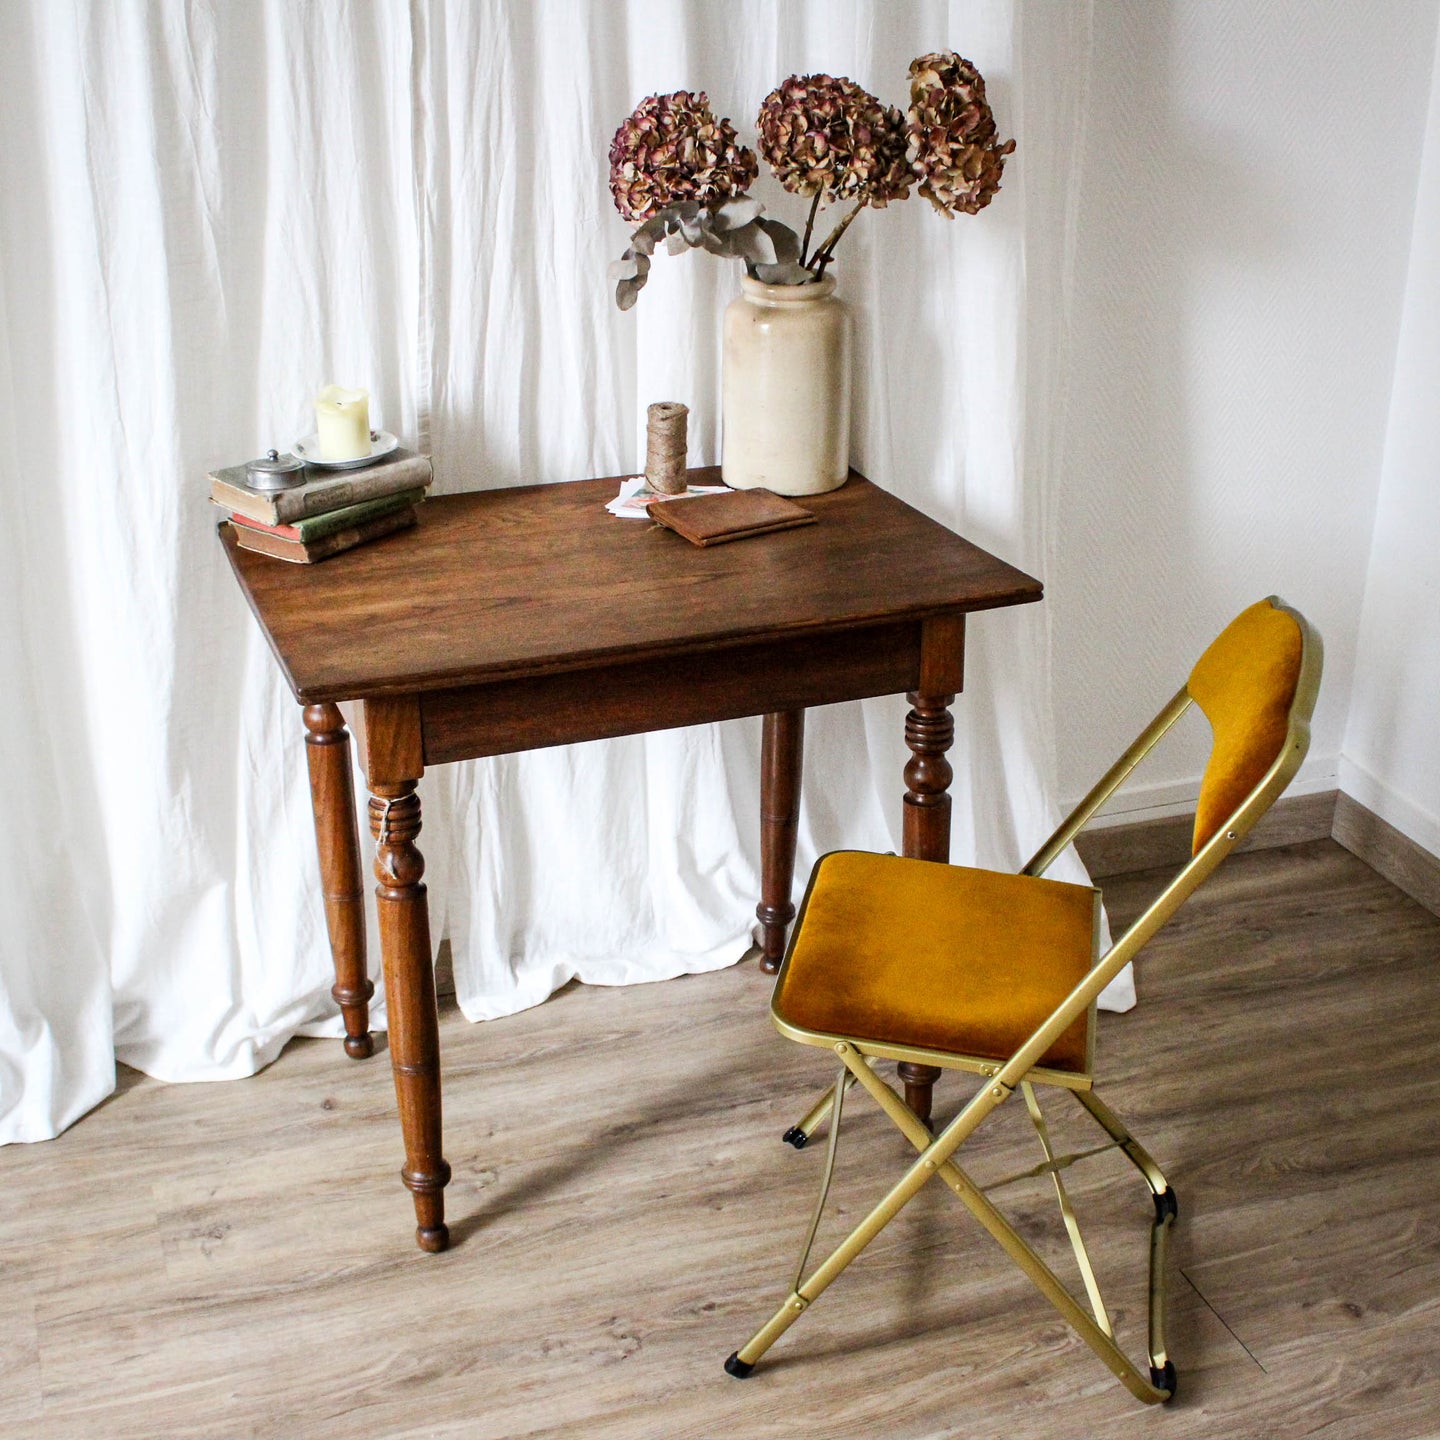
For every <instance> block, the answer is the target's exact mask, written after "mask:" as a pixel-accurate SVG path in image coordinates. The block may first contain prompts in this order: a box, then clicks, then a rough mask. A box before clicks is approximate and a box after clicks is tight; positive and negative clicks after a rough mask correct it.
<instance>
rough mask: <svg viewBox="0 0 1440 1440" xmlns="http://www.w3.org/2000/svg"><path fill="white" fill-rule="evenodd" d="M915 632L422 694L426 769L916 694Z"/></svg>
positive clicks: (857, 632) (897, 630)
mask: <svg viewBox="0 0 1440 1440" xmlns="http://www.w3.org/2000/svg"><path fill="white" fill-rule="evenodd" d="M921 629H922V627H921V623H920V622H919V621H914V620H911V621H903V622H898V623H891V624H882V625H871V626H866V627H864V628H862V629H851V630H845V631H836V632H829V633H825V632H822V633H819V634H810V635H805V636H799V637H789V638H786V639H783V640H772V641H763V642H758V643H755V642H752V643H748V644H742V645H727V646H724V647H715V648H709V649H703V650H693V651H687V652H683V653H681V654H676V655H667V656H663V657H660V658H649V659H643V660H629V661H624V662H620V663H617V664H613V665H602V666H598V667H594V668H589V669H584V670H567V671H562V672H559V673H556V674H548V675H534V676H527V677H523V678H520V679H513V680H499V681H494V682H491V683H489V684H484V685H468V686H463V687H460V688H457V689H454V690H438V691H431V692H426V693H422V694H421V695H420V696H419V702H420V728H421V732H422V735H423V737H424V757H425V764H426V766H430V765H440V764H444V763H446V762H447V761H451V760H469V759H474V758H476V757H478V756H481V755H503V754H509V753H511V752H513V751H518V750H534V749H539V748H541V747H543V746H547V745H567V744H572V743H574V742H576V741H580V740H602V739H608V738H610V737H612V736H616V735H635V734H640V733H643V732H645V731H650V730H668V729H671V728H673V727H675V726H678V725H698V724H703V723H705V722H707V721H711V720H734V719H738V718H739V717H741V716H744V715H764V714H768V713H771V712H773V711H779V710H800V709H804V708H806V707H808V706H812V705H829V704H834V703H836V702H838V701H841V700H859V699H864V698H866V697H868V696H872V695H893V694H896V693H898V692H901V691H906V690H914V689H915V688H916V687H917V686H918V684H919V679H920V651H921V645H920V642H921Z"/></svg>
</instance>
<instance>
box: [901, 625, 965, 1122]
mask: <svg viewBox="0 0 1440 1440" xmlns="http://www.w3.org/2000/svg"><path fill="white" fill-rule="evenodd" d="M964 656H965V617H964V616H963V615H955V616H940V617H938V618H936V619H934V620H928V621H926V623H925V630H924V635H923V638H922V641H921V659H920V689H919V690H917V691H911V692H910V693H909V694H908V695H907V696H906V699H908V700H909V701H910V706H911V709H910V713H909V715H908V716H906V718H905V743H906V745H908V746H909V747H910V760H909V761H908V762H907V764H906V766H905V811H904V829H903V832H902V836H903V846H904V851H905V854H906V855H909V856H912V857H913V858H915V859H917V860H939V861H942V862H948V861H949V859H950V781H951V780H952V779H953V778H954V771H953V770H952V769H951V768H950V762H949V761H948V760H947V759H946V758H945V753H946V751H948V750H949V749H950V746H951V745H952V744H953V743H954V741H955V719H954V717H953V716H952V715H951V714H950V705H951V702H952V701H953V700H954V699H955V695H956V693H957V692H958V691H959V689H960V686H961V682H962V680H963V678H964ZM896 1074H897V1075H899V1077H900V1079H901V1080H903V1081H904V1082H905V1103H906V1104H907V1105H908V1106H909V1107H910V1108H911V1109H912V1110H913V1111H914V1112H915V1113H916V1114H917V1115H918V1116H919V1117H920V1118H921V1119H922V1120H925V1121H927V1122H928V1121H929V1119H930V1108H931V1104H932V1100H933V1091H934V1085H935V1081H936V1080H938V1079H939V1078H940V1074H941V1072H940V1070H939V1069H937V1068H936V1067H935V1066H934V1065H912V1064H910V1063H909V1062H908V1061H902V1062H901V1063H900V1064H899V1065H898V1066H897V1067H896Z"/></svg>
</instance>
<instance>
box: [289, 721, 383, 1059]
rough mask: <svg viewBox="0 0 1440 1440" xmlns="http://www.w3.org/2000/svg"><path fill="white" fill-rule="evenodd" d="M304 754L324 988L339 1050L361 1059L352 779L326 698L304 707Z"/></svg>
mask: <svg viewBox="0 0 1440 1440" xmlns="http://www.w3.org/2000/svg"><path fill="white" fill-rule="evenodd" d="M305 754H306V758H307V760H308V761H309V767H310V803H311V808H312V810H313V812H314V817H315V845H316V849H317V850H318V852H319V856H320V883H321V888H322V890H323V891H324V895H325V925H326V928H327V930H328V933H329V936H330V953H331V956H332V958H333V961H334V965H335V984H334V985H333V986H331V988H330V993H331V995H333V996H334V997H335V1002H336V1004H338V1005H339V1006H340V1013H341V1015H343V1016H344V1019H345V1053H346V1054H347V1055H349V1056H350V1058H351V1059H352V1060H365V1059H368V1058H369V1057H370V1056H371V1055H373V1054H374V1053H375V1042H374V1040H373V1038H372V1037H371V1035H370V1018H369V1017H370V999H371V997H372V996H373V995H374V994H375V983H374V981H372V980H371V979H370V976H369V972H368V969H367V957H366V953H365V889H364V886H363V884H362V883H361V879H360V875H361V870H360V832H359V827H358V825H357V823H356V819H355V781H354V774H353V771H352V769H351V765H350V732H349V731H348V730H347V729H346V728H345V722H344V719H343V717H342V716H341V714H340V711H339V709H338V708H337V707H336V706H335V705H332V704H322V705H307V706H306V707H305Z"/></svg>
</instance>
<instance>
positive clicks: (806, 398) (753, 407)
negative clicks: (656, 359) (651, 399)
mask: <svg viewBox="0 0 1440 1440" xmlns="http://www.w3.org/2000/svg"><path fill="white" fill-rule="evenodd" d="M740 285H741V291H740V294H739V295H738V296H737V297H736V298H735V299H734V300H732V301H731V302H730V306H729V308H728V309H727V310H726V311H725V356H724V399H723V410H724V434H723V436H722V440H721V454H720V468H721V471H722V473H723V475H724V478H725V483H726V484H727V485H732V486H734V487H735V488H736V489H738V490H753V489H756V488H759V487H762V486H763V487H764V488H765V489H766V490H773V491H774V492H775V493H776V494H777V495H819V494H821V493H822V492H824V491H826V490H837V489H839V487H840V486H841V485H843V484H844V483H845V477H846V476H847V475H848V474H849V471H850V312H849V310H848V309H847V308H846V306H845V303H844V301H842V300H837V299H836V298H835V281H834V280H833V279H831V278H830V277H829V276H826V277H825V278H824V279H823V280H820V281H819V282H817V283H815V284H812V285H764V284H762V283H761V282H760V281H759V280H752V279H750V277H749V276H748V275H747V276H742V277H741V280H740Z"/></svg>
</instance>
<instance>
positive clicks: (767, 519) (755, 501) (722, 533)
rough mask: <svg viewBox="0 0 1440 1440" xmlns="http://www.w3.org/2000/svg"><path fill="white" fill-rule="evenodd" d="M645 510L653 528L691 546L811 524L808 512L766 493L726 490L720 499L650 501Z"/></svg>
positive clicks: (760, 491)
mask: <svg viewBox="0 0 1440 1440" xmlns="http://www.w3.org/2000/svg"><path fill="white" fill-rule="evenodd" d="M645 509H646V513H647V514H648V515H649V516H650V518H651V519H652V520H654V521H655V522H656V524H658V525H664V526H666V527H667V528H668V529H670V530H673V531H674V532H675V533H676V534H677V535H683V536H684V537H685V539H687V540H688V541H689V542H690V543H691V544H692V545H723V544H725V543H726V541H728V540H746V539H748V538H749V537H750V536H751V535H768V534H770V533H771V531H774V530H790V529H792V528H793V527H794V526H796V525H813V524H814V523H815V516H814V515H813V514H812V513H811V512H810V511H809V510H805V509H802V508H801V507H800V506H799V505H796V504H795V503H794V502H793V501H791V500H786V499H785V498H784V497H783V496H781V495H776V494H773V493H772V492H771V491H769V490H727V491H726V492H725V493H724V494H722V495H692V496H689V497H688V498H681V499H679V500H652V501H651V502H650V503H649V505H647V506H646V507H645Z"/></svg>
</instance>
